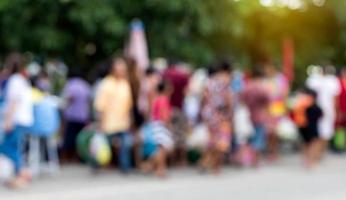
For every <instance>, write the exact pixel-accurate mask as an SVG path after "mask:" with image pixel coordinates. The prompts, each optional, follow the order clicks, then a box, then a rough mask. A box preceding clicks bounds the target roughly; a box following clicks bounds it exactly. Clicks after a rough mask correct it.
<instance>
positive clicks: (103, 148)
mask: <svg viewBox="0 0 346 200" xmlns="http://www.w3.org/2000/svg"><path fill="white" fill-rule="evenodd" d="M90 154H91V156H92V158H93V160H94V161H95V162H96V163H97V164H98V165H100V166H104V165H107V164H109V163H110V161H111V159H112V152H111V147H110V144H109V142H108V140H107V138H106V136H105V135H103V134H101V133H96V134H95V135H93V136H92V138H91V141H90Z"/></svg>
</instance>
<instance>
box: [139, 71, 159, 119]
mask: <svg viewBox="0 0 346 200" xmlns="http://www.w3.org/2000/svg"><path fill="white" fill-rule="evenodd" d="M160 80H161V77H160V75H159V73H158V72H157V71H156V70H155V69H154V68H153V67H149V68H148V69H146V70H145V72H144V76H143V78H142V80H141V84H140V90H139V96H138V109H139V111H140V112H141V113H142V114H143V116H144V120H145V121H148V120H149V119H150V114H151V107H152V104H153V99H154V96H155V93H156V88H157V86H158V84H159V83H160Z"/></svg>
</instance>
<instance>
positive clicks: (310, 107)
mask: <svg viewBox="0 0 346 200" xmlns="http://www.w3.org/2000/svg"><path fill="white" fill-rule="evenodd" d="M302 98H303V104H304V105H305V110H304V112H303V114H304V117H303V118H302V119H303V120H301V122H300V124H299V131H300V134H301V137H302V139H303V142H304V146H303V155H304V162H305V164H306V167H308V168H312V167H314V166H315V164H316V162H317V160H318V121H319V120H320V118H321V117H322V109H321V108H320V107H319V106H318V105H317V103H316V98H317V93H316V92H315V91H313V90H310V89H306V90H305V91H304V94H303V97H302ZM304 105H303V106H304ZM300 110H302V109H300Z"/></svg>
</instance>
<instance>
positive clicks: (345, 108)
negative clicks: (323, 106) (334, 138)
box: [337, 68, 346, 128]
mask: <svg viewBox="0 0 346 200" xmlns="http://www.w3.org/2000/svg"><path fill="white" fill-rule="evenodd" d="M339 81H340V88H341V91H340V95H339V96H338V99H337V100H338V103H337V106H338V109H337V111H338V113H337V125H338V126H341V127H344V128H346V68H343V69H341V71H340V77H339Z"/></svg>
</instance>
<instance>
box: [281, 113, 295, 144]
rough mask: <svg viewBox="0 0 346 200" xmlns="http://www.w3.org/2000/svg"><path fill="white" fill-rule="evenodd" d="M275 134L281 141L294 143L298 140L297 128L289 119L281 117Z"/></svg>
mask: <svg viewBox="0 0 346 200" xmlns="http://www.w3.org/2000/svg"><path fill="white" fill-rule="evenodd" d="M276 133H277V134H278V136H279V138H280V139H282V140H286V141H295V140H297V139H298V128H297V126H296V125H295V123H294V122H293V121H292V120H291V119H290V118H289V117H283V118H281V119H280V120H279V122H278V124H277V126H276Z"/></svg>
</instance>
